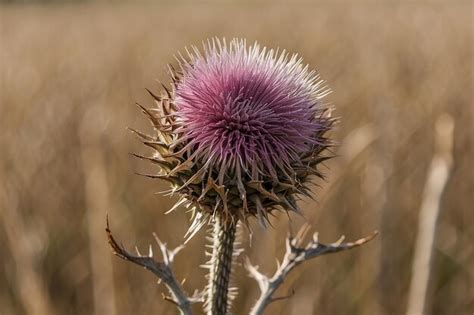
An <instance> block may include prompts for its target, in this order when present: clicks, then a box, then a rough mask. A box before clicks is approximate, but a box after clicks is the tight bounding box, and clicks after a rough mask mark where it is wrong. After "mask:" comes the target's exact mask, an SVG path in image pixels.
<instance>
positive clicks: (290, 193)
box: [139, 39, 334, 234]
mask: <svg viewBox="0 0 474 315" xmlns="http://www.w3.org/2000/svg"><path fill="white" fill-rule="evenodd" d="M186 51H187V57H183V56H182V55H179V57H178V58H177V59H178V61H179V69H178V70H175V69H174V68H173V67H171V66H170V75H171V78H172V84H171V89H168V88H166V87H165V91H164V92H163V93H162V95H161V96H156V95H154V94H153V93H151V92H150V93H151V95H152V96H153V97H154V99H155V101H156V104H157V108H156V109H153V110H147V109H145V108H143V107H142V109H143V110H144V112H145V113H146V114H147V115H148V116H149V118H150V120H151V122H152V123H153V125H154V128H155V130H156V131H157V134H156V136H146V135H143V134H141V133H139V134H140V135H141V136H142V137H143V138H144V143H145V144H146V145H148V146H150V147H152V148H153V149H155V152H156V153H155V155H154V156H153V157H151V158H148V159H149V160H151V161H152V162H154V163H156V164H158V165H159V166H160V168H159V169H160V173H159V174H158V175H150V176H151V177H155V178H161V179H165V180H167V181H169V182H170V183H171V184H172V190H171V193H172V194H179V195H180V196H181V199H180V200H179V201H178V203H177V204H176V207H177V206H179V205H181V204H184V205H186V206H188V207H189V208H191V209H193V211H196V212H197V213H196V215H195V221H194V223H193V224H192V226H191V228H190V232H191V234H193V233H195V232H196V231H197V230H198V229H199V228H200V227H201V226H203V225H204V224H205V223H206V222H207V220H208V219H209V218H210V217H212V216H215V215H219V216H220V217H221V218H223V220H225V221H231V222H237V221H239V220H240V221H244V222H246V223H247V219H248V218H249V217H258V218H259V220H260V222H261V223H262V224H264V225H265V223H266V222H267V221H268V214H269V213H271V212H272V211H274V210H283V211H286V212H288V211H295V212H298V207H297V205H296V198H297V195H298V194H305V195H310V191H309V189H308V183H309V182H310V176H311V175H316V176H318V177H322V174H321V172H320V170H319V169H318V165H319V164H320V163H321V162H322V161H324V160H326V159H327V158H328V156H327V155H326V156H325V155H323V152H324V151H325V150H326V149H327V148H328V147H329V146H330V145H331V142H330V140H329V139H328V138H326V137H325V134H326V132H327V131H328V130H330V128H331V126H332V125H333V122H334V120H333V119H332V118H331V117H330V111H329V109H328V108H327V107H326V106H325V105H324V104H323V102H322V98H323V97H324V96H325V95H326V94H328V90H327V89H326V88H325V86H324V82H323V81H321V80H320V79H319V76H318V75H317V74H316V73H315V72H314V71H309V70H308V66H304V65H303V64H302V59H301V58H299V57H297V55H292V56H291V57H290V56H289V55H288V54H287V53H286V52H285V51H282V52H279V51H278V50H277V51H275V50H267V49H266V48H261V47H260V46H259V45H258V44H257V43H255V44H254V45H252V46H247V45H246V42H245V40H239V39H234V40H232V41H231V42H230V43H226V41H225V40H223V41H221V40H219V39H214V40H212V41H208V43H207V44H206V45H204V52H203V53H201V52H200V51H199V50H198V49H197V48H195V47H193V49H192V51H191V52H190V51H189V50H186ZM176 207H173V209H175V208H176Z"/></svg>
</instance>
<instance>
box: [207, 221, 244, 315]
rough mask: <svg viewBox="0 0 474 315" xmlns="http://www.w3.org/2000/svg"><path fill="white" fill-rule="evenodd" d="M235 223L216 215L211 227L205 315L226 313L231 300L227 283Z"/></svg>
mask: <svg viewBox="0 0 474 315" xmlns="http://www.w3.org/2000/svg"><path fill="white" fill-rule="evenodd" d="M236 229H237V222H232V221H231V220H226V219H225V218H223V217H222V216H220V215H216V216H215V219H214V226H213V230H212V233H213V244H212V256H211V260H210V266H209V267H210V270H209V283H208V287H207V289H208V292H207V301H206V307H207V314H208V315H224V314H227V313H228V309H229V307H230V305H229V304H228V303H229V301H230V300H231V299H230V298H229V296H230V290H229V282H230V276H231V272H232V262H233V256H234V242H235V234H236Z"/></svg>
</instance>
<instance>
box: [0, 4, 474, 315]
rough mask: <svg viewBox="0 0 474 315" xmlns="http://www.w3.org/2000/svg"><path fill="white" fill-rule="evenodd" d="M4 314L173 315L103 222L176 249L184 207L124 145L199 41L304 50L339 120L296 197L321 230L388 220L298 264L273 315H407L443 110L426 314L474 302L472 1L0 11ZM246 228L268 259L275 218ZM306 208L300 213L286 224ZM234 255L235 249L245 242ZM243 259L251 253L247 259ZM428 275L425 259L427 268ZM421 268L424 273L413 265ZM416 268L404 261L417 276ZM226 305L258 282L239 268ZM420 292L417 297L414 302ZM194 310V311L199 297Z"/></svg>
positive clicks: (247, 299) (196, 281)
mask: <svg viewBox="0 0 474 315" xmlns="http://www.w3.org/2000/svg"><path fill="white" fill-rule="evenodd" d="M0 22H1V29H0V36H1V37H0V49H1V59H0V67H1V68H0V69H1V71H0V74H1V89H0V93H1V94H0V128H1V129H0V211H1V216H0V314H2V315H9V314H40V315H41V314H51V315H54V314H150V313H154V314H175V313H176V310H175V308H174V307H173V306H172V305H171V304H169V303H167V302H165V301H163V300H162V297H161V293H162V292H165V290H164V288H163V287H162V286H160V285H157V284H156V280H155V278H154V277H153V275H152V274H151V273H148V272H146V271H144V270H142V269H140V268H139V267H137V266H134V265H131V264H129V263H125V262H124V261H122V260H120V259H118V258H116V257H114V256H112V254H111V252H110V250H109V248H108V247H107V242H106V236H105V232H104V228H105V215H106V213H108V214H109V217H110V221H111V228H112V230H113V232H114V234H115V236H116V237H117V238H118V239H120V240H122V241H123V242H124V245H126V246H127V247H128V248H130V249H131V248H133V246H135V245H137V246H139V247H140V248H142V250H143V251H146V247H147V246H148V244H149V243H152V242H153V238H152V232H157V234H158V235H159V236H160V237H161V238H162V239H163V240H166V241H167V242H168V244H169V245H170V246H172V247H173V246H177V245H179V244H180V243H181V242H182V241H183V235H184V233H185V231H186V230H187V228H188V226H189V222H188V220H187V214H185V213H184V211H177V212H175V213H173V214H170V215H165V214H164V212H165V211H166V210H168V209H169V207H170V206H171V205H172V204H173V201H174V200H172V199H170V198H168V197H163V196H161V195H159V194H155V192H158V191H162V190H164V189H165V188H166V184H163V183H161V182H156V181H153V180H149V179H146V178H143V177H140V176H136V175H134V172H135V171H152V170H153V169H152V168H151V167H150V166H149V165H147V164H146V163H143V162H141V161H137V160H135V159H133V158H132V157H130V155H129V152H138V153H146V152H147V151H146V149H145V148H144V147H142V146H141V145H140V144H139V143H138V141H137V140H136V139H135V138H134V137H133V136H132V135H131V134H130V133H129V132H128V131H127V130H126V127H134V128H138V129H141V130H145V131H149V130H150V126H149V124H148V122H147V121H146V119H145V118H144V117H143V116H142V115H141V113H140V111H139V110H137V108H136V107H135V106H134V105H133V104H134V103H135V102H136V101H138V102H139V103H141V104H144V105H149V106H151V105H152V101H151V98H150V97H149V96H148V95H147V93H146V91H145V90H144V88H149V89H151V90H152V91H155V92H158V91H159V90H160V87H159V85H158V83H156V81H155V79H159V80H166V72H165V66H166V64H167V63H173V62H174V59H173V57H172V56H173V54H174V53H176V52H177V51H178V50H182V49H183V47H184V46H189V45H191V44H197V45H200V42H201V41H202V40H204V39H206V38H209V37H213V36H218V37H222V36H225V37H226V38H228V39H230V38H232V37H245V38H247V39H248V41H249V42H253V41H254V40H258V41H259V42H261V43H262V44H263V45H266V46H268V47H272V48H276V47H281V48H286V49H288V51H290V52H298V53H299V54H300V55H301V56H302V57H303V58H304V60H305V61H306V62H308V63H309V64H310V66H311V68H315V69H317V70H318V71H319V72H320V74H321V76H322V78H324V79H325V80H326V81H327V83H328V85H329V86H330V87H331V88H332V89H333V91H334V92H333V94H331V95H330V96H329V98H328V100H329V101H330V102H331V103H333V104H335V105H336V107H337V111H336V115H338V116H341V117H342V120H341V123H340V124H339V126H338V129H337V130H336V131H335V132H334V137H335V138H336V139H337V140H338V141H340V142H341V144H342V145H341V147H340V148H339V149H338V155H339V157H338V158H336V159H334V160H332V161H331V162H329V163H328V166H329V168H328V170H327V175H328V180H327V183H322V182H320V184H321V185H322V187H321V188H318V187H315V191H316V192H317V196H318V197H317V201H311V200H303V201H302V202H301V206H302V208H303V209H304V210H305V217H306V220H308V221H309V223H310V224H311V225H312V228H313V229H314V230H317V231H319V232H320V238H321V240H322V241H325V242H331V241H334V240H336V239H337V238H338V237H339V236H340V235H341V234H345V235H346V236H347V238H348V239H349V240H353V239H356V238H359V237H362V236H365V235H368V234H370V233H371V232H372V231H373V230H376V229H377V230H380V232H381V235H380V236H379V237H378V238H377V239H376V240H375V241H373V242H371V243H369V244H368V245H366V246H365V247H362V248H359V249H356V250H353V251H351V252H345V253H343V254H337V255H334V256H324V257H322V258H318V259H317V260H314V261H311V262H309V263H307V264H305V265H303V266H302V267H300V268H299V269H298V270H297V271H296V272H295V273H294V274H292V275H291V277H290V278H289V279H288V281H287V282H286V283H285V284H284V286H283V287H282V288H281V289H280V291H279V294H280V295H285V294H289V293H291V291H292V290H293V289H294V291H295V295H294V296H292V297H291V298H289V299H287V300H284V301H278V302H275V303H274V304H272V305H271V307H270V308H269V309H268V312H267V314H369V315H370V314H376V315H377V314H389V315H391V314H405V313H406V311H407V304H408V295H409V294H408V293H409V290H410V281H411V279H412V276H413V275H414V274H413V273H412V263H413V257H414V248H415V240H416V237H417V230H418V224H419V219H418V216H419V209H420V206H421V204H422V200H423V191H424V187H425V182H426V178H427V176H428V172H429V166H430V163H431V160H432V158H433V155H434V154H435V140H434V139H435V122H436V120H437V119H438V118H439V117H440V115H442V114H443V113H446V114H448V115H450V116H451V117H452V118H453V119H454V153H453V156H454V164H453V169H452V171H451V174H450V178H449V181H448V183H447V186H446V189H445V191H444V192H443V194H442V196H441V212H440V216H439V220H438V222H437V225H436V238H435V246H434V251H433V265H432V266H433V269H432V274H431V278H430V282H429V289H428V294H427V306H428V307H427V312H426V314H436V315H446V314H449V315H457V314H460V315H464V314H466V315H468V314H469V315H472V314H473V312H474V246H473V245H472V244H473V240H474V224H473V222H474V209H473V203H474V170H473V169H474V164H473V161H474V113H473V112H474V105H473V94H472V88H473V53H474V52H473V39H474V38H473V4H472V2H471V1H465V2H456V1H445V2H443V1H439V2H438V1H436V2H430V1H423V2H419V1H414V2H404V3H398V2H395V1H389V2H388V1H387V2H383V1H381V2H378V1H354V2H343V1H334V2H332V1H320V2H318V1H315V2H310V1H306V2H296V3H290V2H288V3H277V4H276V3H271V2H259V3H253V2H250V1H246V2H242V3H239V2H236V1H232V2H228V1H224V2H217V1H216V2H206V3H205V4H193V3H192V2H184V1H180V2H177V4H173V2H165V3H158V4H152V3H150V2H146V3H143V4H140V5H138V4H131V3H129V4H121V5H116V4H115V5H112V4H108V3H99V4H93V3H85V4H84V3H83V4H63V5H59V4H48V5H18V4H5V3H4V4H3V5H1V6H0ZM273 222H274V228H271V229H269V230H266V231H264V230H262V229H261V228H259V227H258V225H257V224H256V222H254V223H255V224H254V234H253V241H252V244H251V246H250V244H249V242H248V240H244V245H243V246H244V247H245V248H246V250H247V251H246V254H248V255H249V256H250V259H251V261H252V262H253V263H256V264H258V265H260V270H263V271H266V272H268V273H270V272H273V271H274V268H275V266H276V263H275V258H276V257H278V258H281V257H282V255H283V253H284V238H285V236H286V233H287V231H288V228H289V224H288V219H287V217H286V216H282V215H281V216H279V217H278V218H276V219H275V220H274V221H273ZM303 222H304V219H303V218H300V217H295V216H293V217H292V223H291V226H292V227H293V229H296V228H297V227H298V226H300V225H301V224H302V223H303ZM204 236H205V233H200V234H199V235H198V236H197V237H195V238H194V239H193V240H192V241H191V242H190V243H189V244H188V245H187V247H186V248H185V249H184V251H183V252H182V253H181V254H180V255H179V256H178V257H177V261H176V265H175V269H176V270H175V271H176V273H177V275H178V276H179V277H180V278H186V279H187V280H186V283H185V284H184V287H185V288H186V289H187V291H188V292H192V291H193V290H194V289H195V288H202V287H203V286H204V285H205V280H204V277H203V276H204V273H205V272H204V270H203V269H201V268H198V266H199V265H200V264H202V263H203V262H204V261H205V259H206V258H205V256H204V242H205V241H204ZM244 256H245V255H244ZM242 261H243V257H241V259H240V260H239V262H242ZM419 271H420V270H419ZM416 272H418V271H416ZM416 272H415V273H416ZM235 280H236V283H237V284H238V286H239V289H240V295H239V296H238V298H237V300H236V301H235V303H234V308H233V309H234V313H235V314H245V313H246V312H247V311H248V309H249V308H250V306H251V305H252V304H253V302H254V300H255V299H256V298H257V295H258V288H257V286H256V284H255V283H254V281H253V280H252V279H250V278H248V277H247V272H246V271H245V270H243V268H242V267H238V268H237V271H236V276H235ZM420 298H421V297H420ZM196 311H199V312H200V307H199V306H196Z"/></svg>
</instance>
